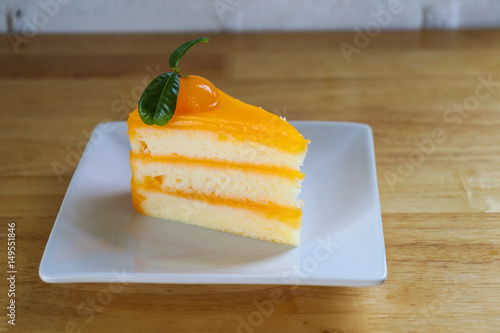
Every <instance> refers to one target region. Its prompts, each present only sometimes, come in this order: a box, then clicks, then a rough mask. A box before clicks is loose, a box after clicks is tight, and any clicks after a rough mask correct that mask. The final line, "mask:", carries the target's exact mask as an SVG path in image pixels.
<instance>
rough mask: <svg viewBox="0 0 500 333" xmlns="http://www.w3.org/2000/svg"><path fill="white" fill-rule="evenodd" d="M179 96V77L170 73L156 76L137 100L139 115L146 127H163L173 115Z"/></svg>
mask: <svg viewBox="0 0 500 333" xmlns="http://www.w3.org/2000/svg"><path fill="white" fill-rule="evenodd" d="M178 94H179V77H178V76H177V73H175V72H170V73H164V74H161V75H159V76H157V77H156V78H155V79H154V80H153V81H151V83H149V85H148V86H147V87H146V89H144V92H143V93H142V96H141V99H140V100H139V115H140V116H141V119H142V121H143V122H144V123H145V124H146V125H158V126H163V125H166V124H167V123H168V121H169V120H170V119H172V116H173V115H174V111H175V107H176V106H177V95H178Z"/></svg>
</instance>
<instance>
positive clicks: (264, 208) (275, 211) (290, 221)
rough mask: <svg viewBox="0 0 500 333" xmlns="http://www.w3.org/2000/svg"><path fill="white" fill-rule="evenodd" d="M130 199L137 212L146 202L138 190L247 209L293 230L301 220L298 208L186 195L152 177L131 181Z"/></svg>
mask: <svg viewBox="0 0 500 333" xmlns="http://www.w3.org/2000/svg"><path fill="white" fill-rule="evenodd" d="M131 185H132V198H133V203H134V206H135V207H136V209H137V210H138V211H139V212H142V213H144V212H143V210H142V208H141V207H142V204H141V203H142V201H144V200H146V198H145V197H144V196H140V195H138V193H137V190H138V189H143V190H147V191H153V192H160V193H166V194H169V195H173V196H177V197H181V198H185V199H189V200H200V201H204V202H207V203H209V204H213V205H226V206H230V207H235V208H243V209H249V210H252V211H258V212H261V213H263V214H265V216H266V218H269V219H276V220H279V221H281V222H283V223H285V224H287V225H290V226H291V227H293V228H295V229H299V228H300V225H301V219H302V210H301V209H300V208H289V207H281V206H278V205H272V204H266V205H263V204H258V203H254V202H250V201H239V200H233V199H227V198H219V197H215V196H210V197H209V196H206V195H203V194H200V193H186V192H183V191H176V190H165V189H162V188H160V184H159V183H158V182H157V180H156V179H155V178H154V177H146V180H145V182H144V183H143V184H139V183H137V182H134V181H132V184H131Z"/></svg>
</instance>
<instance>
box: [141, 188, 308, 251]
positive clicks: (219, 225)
mask: <svg viewBox="0 0 500 333" xmlns="http://www.w3.org/2000/svg"><path fill="white" fill-rule="evenodd" d="M132 197H133V198H134V200H133V201H134V206H135V208H136V209H137V210H138V211H140V212H141V213H143V214H145V215H150V216H154V217H159V218H164V219H169V220H174V221H179V222H183V223H187V224H192V225H197V226H200V227H205V228H209V229H213V230H219V231H225V232H230V233H233V234H236V235H241V236H246V237H253V238H258V239H262V240H266V241H271V242H275V243H285V244H290V245H298V244H299V239H300V237H299V230H300V220H301V217H302V214H300V213H299V214H298V216H296V217H295V218H291V219H290V220H289V221H288V223H284V222H283V221H282V220H281V219H279V218H276V216H268V215H266V214H265V213H263V212H261V211H255V210H252V209H249V208H244V207H238V206H231V205H227V204H224V203H220V202H207V201H204V200H198V199H194V198H192V197H183V196H179V195H173V194H169V193H161V192H157V191H154V190H146V189H142V188H137V187H132ZM299 211H300V210H299Z"/></svg>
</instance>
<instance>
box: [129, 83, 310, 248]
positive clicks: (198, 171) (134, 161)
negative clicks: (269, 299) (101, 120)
mask: <svg viewBox="0 0 500 333" xmlns="http://www.w3.org/2000/svg"><path fill="white" fill-rule="evenodd" d="M181 91H182V88H181ZM219 93H220V94H221V105H222V107H221V108H219V109H217V110H212V111H210V112H200V113H193V112H192V111H189V112H188V111H186V110H183V109H182V105H179V104H178V106H177V108H176V111H175V114H174V116H173V117H172V119H171V120H170V121H169V123H168V124H167V125H166V126H162V127H160V126H156V125H152V126H148V125H145V124H144V123H143V122H142V121H141V119H140V117H139V114H138V111H137V110H135V111H134V112H132V113H131V114H130V116H129V120H128V125H129V137H130V143H131V147H132V151H131V154H130V162H131V167H132V181H131V184H132V197H133V203H134V206H135V208H136V209H137V210H138V211H140V212H142V213H143V214H146V215H151V216H155V217H160V218H165V219H170V220H175V221H180V222H184V223H187V224H193V225H198V226H202V227H206V228H210V229H215V230H221V231H226V232H231V233H234V234H238V235H242V236H248V237H254V238H259V239H263V240H268V241H273V242H277V243H286V244H293V245H298V243H299V230H300V225H301V220H302V211H301V209H300V206H301V204H300V203H299V202H298V201H297V196H298V194H299V192H300V187H301V182H302V180H303V178H304V175H303V174H302V173H300V171H299V168H300V166H301V165H302V163H303V161H304V158H305V154H306V150H307V140H305V139H304V138H303V137H302V136H301V135H300V133H298V131H297V130H296V129H295V128H293V126H291V125H290V124H289V123H287V122H286V121H285V120H284V119H282V118H280V117H277V116H276V115H273V114H271V113H269V112H267V111H265V110H263V109H261V108H258V107H254V106H251V105H248V104H245V103H243V102H240V101H238V100H236V99H233V98H231V97H229V96H227V95H225V94H224V93H222V92H220V91H219Z"/></svg>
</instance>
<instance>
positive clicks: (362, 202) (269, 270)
mask: <svg viewBox="0 0 500 333" xmlns="http://www.w3.org/2000/svg"><path fill="white" fill-rule="evenodd" d="M291 123H292V124H293V125H294V126H295V127H296V128H297V129H298V130H299V131H300V132H301V133H302V134H303V135H304V137H306V138H308V139H310V140H311V144H310V145H309V152H308V154H307V157H306V161H305V163H304V166H303V169H302V170H303V172H304V173H305V174H306V178H305V180H304V183H303V189H302V193H301V195H300V197H301V198H302V199H303V200H304V201H305V204H306V205H305V208H304V209H303V222H302V230H301V244H300V246H299V247H291V246H287V245H281V244H274V243H269V242H265V241H260V240H256V239H251V238H245V237H241V236H235V235H232V234H227V233H223V232H219V231H213V230H208V229H204V228H200V227H195V226H189V225H185V224H182V223H178V222H173V221H166V220H161V219H157V218H153V217H148V216H143V215H141V214H139V213H137V212H136V211H135V210H134V208H133V206H132V200H131V196H130V177H131V174H130V165H129V160H128V158H129V150H130V145H129V141H128V136H127V125H126V123H125V122H113V123H105V124H101V125H99V126H97V127H96V128H95V130H94V132H93V134H92V137H91V138H90V140H89V143H88V145H87V148H86V150H85V152H84V154H83V156H82V159H81V161H80V164H79V165H78V167H77V169H76V171H75V174H74V176H73V179H72V180H71V183H70V185H69V187H68V191H67V192H66V196H65V197H64V200H63V203H62V205H61V209H60V211H59V214H58V215H57V219H56V221H55V224H54V227H53V229H52V232H51V234H50V237H49V240H48V242H47V246H46V248H45V252H44V254H43V258H42V261H41V264H40V271H39V273H40V277H41V278H42V280H44V281H46V282H52V283H55V282H111V281H116V280H117V279H119V280H120V281H124V282H141V283H201V284H283V285H293V284H301V285H324V286H352V287H354V286H356V287H357V286H375V285H379V284H382V283H383V282H384V281H385V279H386V275H387V268H386V260H385V247H384V236H383V232H382V219H381V212H380V202H379V196H378V188H377V175H376V171H375V157H374V150H373V138H372V132H371V129H370V127H368V126H366V125H362V124H354V123H340V122H307V121H297V122H291Z"/></svg>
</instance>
